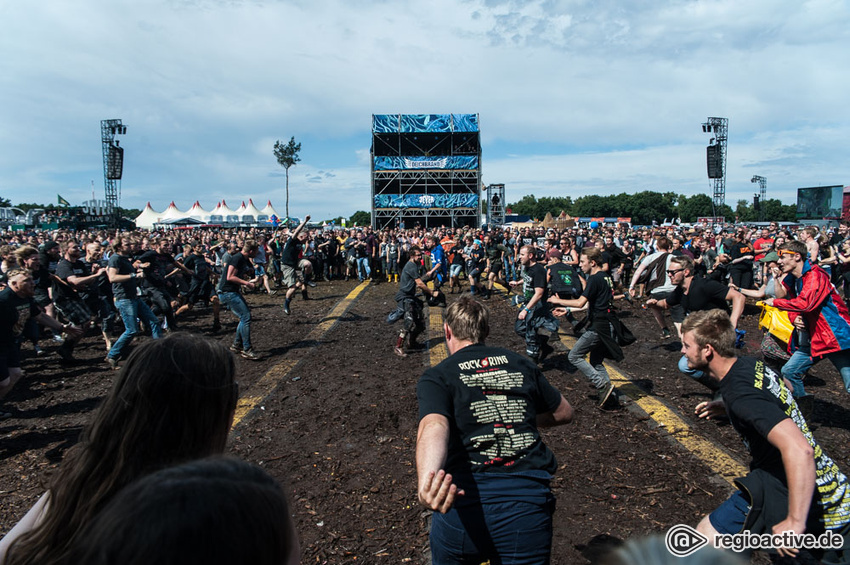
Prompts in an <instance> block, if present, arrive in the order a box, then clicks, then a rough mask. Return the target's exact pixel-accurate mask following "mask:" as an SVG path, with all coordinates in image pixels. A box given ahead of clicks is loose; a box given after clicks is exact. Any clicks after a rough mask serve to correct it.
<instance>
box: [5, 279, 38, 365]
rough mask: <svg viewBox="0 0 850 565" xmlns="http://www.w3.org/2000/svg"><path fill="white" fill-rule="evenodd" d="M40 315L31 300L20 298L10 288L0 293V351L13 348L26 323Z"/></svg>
mask: <svg viewBox="0 0 850 565" xmlns="http://www.w3.org/2000/svg"><path fill="white" fill-rule="evenodd" d="M40 313H41V309H40V308H39V307H38V306H36V304H35V301H34V300H33V299H32V298H22V297H20V296H18V295H17V294H15V292H14V291H13V290H12V289H11V288H6V289H4V290H3V291H0V351H4V352H5V351H8V350H9V349H10V348H12V347H14V345H15V340H16V339H17V338H18V337H20V335H21V333H22V332H23V331H24V326H25V325H26V323H27V321H28V320H29V319H30V318H34V317H35V316H38V315H39V314H40Z"/></svg>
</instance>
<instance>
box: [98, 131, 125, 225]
mask: <svg viewBox="0 0 850 565" xmlns="http://www.w3.org/2000/svg"><path fill="white" fill-rule="evenodd" d="M126 133H127V126H125V125H123V124H122V123H121V120H101V121H100V140H101V144H102V145H103V186H104V190H105V191H106V207H107V209H108V212H109V214H110V215H111V216H112V224H113V225H114V226H117V225H118V221H119V217H118V201H119V199H120V198H121V176H122V174H123V172H124V148H123V147H121V146H120V145H119V142H118V140H117V139H115V136H116V135H125V134H126Z"/></svg>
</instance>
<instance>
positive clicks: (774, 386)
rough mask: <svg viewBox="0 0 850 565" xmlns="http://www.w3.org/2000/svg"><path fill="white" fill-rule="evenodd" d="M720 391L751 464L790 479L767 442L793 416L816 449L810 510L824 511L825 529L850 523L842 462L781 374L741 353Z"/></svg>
mask: <svg viewBox="0 0 850 565" xmlns="http://www.w3.org/2000/svg"><path fill="white" fill-rule="evenodd" d="M720 392H721V393H722V394H723V398H724V400H725V402H726V407H727V412H728V413H729V418H730V420H731V422H732V425H733V426H734V427H735V429H736V430H737V431H738V433H739V434H741V437H742V439H743V440H744V444H745V445H746V446H747V449H748V450H749V451H750V454H751V455H752V457H753V460H752V462H751V463H750V468H751V469H764V470H766V471H768V472H769V473H771V474H773V475H774V476H777V477H780V478H781V479H782V480H783V482H785V473H784V467H783V465H782V456H781V454H780V452H779V450H778V449H777V448H775V447H774V446H773V445H771V444H770V442H768V441H767V434H768V433H769V432H770V430H772V429H773V427H774V426H776V425H777V424H779V423H780V422H781V421H783V420H784V419H786V418H790V419H791V420H793V421H794V423H795V424H797V427H798V428H799V429H800V431H801V432H802V434H803V436H805V438H806V441H808V442H809V445H811V446H812V449H814V457H815V473H816V474H815V492H816V493H817V497H818V499H819V502H820V503H819V504H818V505H817V506H813V507H812V509H811V510H810V515H811V512H819V513H820V515H819V516H817V518H818V520H819V521H820V522H821V523H823V525H824V528H826V529H828V530H833V529H836V528H841V527H842V526H844V525H846V524H847V523H848V522H850V484H848V480H847V477H846V476H845V475H844V473H842V472H841V470H839V469H838V465H836V463H835V462H834V461H833V460H832V459H831V458H830V457H829V456H828V455H827V454H826V453H824V451H823V450H822V449H821V447H820V445H818V443H817V441H816V440H815V438H814V436H813V435H812V432H811V430H810V429H809V426H808V424H807V423H806V421H805V419H803V416H802V415H801V413H800V410H799V409H798V408H797V404H796V402H794V398H793V397H792V396H791V392H790V391H789V390H788V388H787V387H786V386H785V383H784V382H783V381H782V379H781V378H780V377H779V376H777V374H776V373H775V372H773V371H772V370H771V369H770V368H769V367H765V365H764V362H763V361H758V360H756V359H754V358H752V357H742V358H740V359H738V360H737V361H736V362H735V365H733V366H732V368H731V369H730V370H729V373H727V375H726V377H725V378H724V379H723V380H722V381H720Z"/></svg>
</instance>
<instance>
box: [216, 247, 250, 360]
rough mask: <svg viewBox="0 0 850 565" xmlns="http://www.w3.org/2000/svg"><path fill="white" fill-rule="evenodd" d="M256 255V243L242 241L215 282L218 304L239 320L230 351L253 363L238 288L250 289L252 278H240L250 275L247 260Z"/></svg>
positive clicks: (245, 312)
mask: <svg viewBox="0 0 850 565" xmlns="http://www.w3.org/2000/svg"><path fill="white" fill-rule="evenodd" d="M256 254H257V243H256V242H255V241H253V240H251V239H246V240H245V242H244V243H243V244H242V251H241V252H239V253H234V254H233V255H231V256H230V259H228V260H227V263H226V264H225V265H224V269H223V271H224V272H223V273H222V275H221V280H220V281H219V283H218V298H219V300H220V301H221V304H222V305H223V306H224V307H225V308H227V309H229V310H230V311H231V312H233V314H234V315H236V316H237V317H238V318H239V325H237V326H236V336H234V338H233V345H231V346H230V350H231V351H233V352H235V353H239V354H240V355H242V357H244V358H245V359H248V360H250V361H256V360H258V359H259V358H260V356H259V355H257V353H256V352H255V351H254V348H253V347H252V345H251V309H250V308H248V303H247V302H245V297H243V296H242V292H241V287H243V286H244V287H245V288H247V289H248V290H253V289H254V284H255V283H256V279H248V278H243V277H246V273H249V275H248V276H250V273H253V272H254V269H253V267H252V266H251V261H250V259H252V258H253V257H254V256H255V255H256Z"/></svg>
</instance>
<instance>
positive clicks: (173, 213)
mask: <svg viewBox="0 0 850 565" xmlns="http://www.w3.org/2000/svg"><path fill="white" fill-rule="evenodd" d="M186 216H188V214H187V213H186V212H181V211H180V210H178V209H177V206H175V205H174V201H173V200H172V201H171V204H169V205H168V208H166V209H165V212H163V213H162V216H160V220H176V219H180V218H185V217H186Z"/></svg>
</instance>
